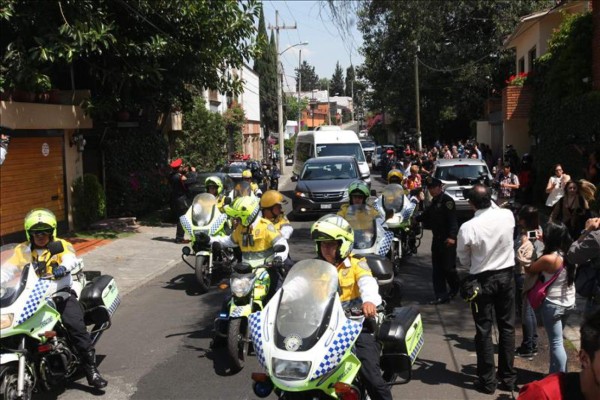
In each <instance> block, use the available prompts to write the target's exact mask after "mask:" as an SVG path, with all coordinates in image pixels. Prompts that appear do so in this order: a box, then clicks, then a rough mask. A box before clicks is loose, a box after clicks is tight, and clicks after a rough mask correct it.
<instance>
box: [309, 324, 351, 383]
mask: <svg viewBox="0 0 600 400" xmlns="http://www.w3.org/2000/svg"><path fill="white" fill-rule="evenodd" d="M361 330H362V324H361V323H360V322H356V321H352V320H350V319H347V320H346V323H345V324H344V325H343V326H342V328H341V329H340V330H338V332H337V334H336V337H335V339H333V341H332V342H331V345H330V346H329V348H328V349H327V352H326V354H325V357H324V358H323V360H322V361H321V363H320V364H319V367H318V368H317V370H316V371H315V373H314V375H313V378H312V379H316V378H318V377H320V376H323V375H325V374H327V373H328V372H329V371H331V370H332V369H334V368H335V367H337V366H338V364H339V363H340V361H341V360H342V357H343V356H344V353H346V351H347V350H348V348H349V347H350V346H352V344H353V343H354V341H355V340H356V338H357V337H358V335H359V334H360V331H361Z"/></svg>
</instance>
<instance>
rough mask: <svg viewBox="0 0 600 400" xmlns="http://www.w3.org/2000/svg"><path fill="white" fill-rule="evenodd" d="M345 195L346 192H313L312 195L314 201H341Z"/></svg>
mask: <svg viewBox="0 0 600 400" xmlns="http://www.w3.org/2000/svg"><path fill="white" fill-rule="evenodd" d="M343 196H344V192H313V193H311V195H310V197H311V198H312V199H313V200H314V201H323V202H326V201H339V200H341V199H342V197H343Z"/></svg>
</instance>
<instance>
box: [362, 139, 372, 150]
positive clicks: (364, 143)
mask: <svg viewBox="0 0 600 400" xmlns="http://www.w3.org/2000/svg"><path fill="white" fill-rule="evenodd" d="M361 143H362V147H363V148H365V147H368V148H373V147H375V142H371V141H367V140H363V141H362V142H361Z"/></svg>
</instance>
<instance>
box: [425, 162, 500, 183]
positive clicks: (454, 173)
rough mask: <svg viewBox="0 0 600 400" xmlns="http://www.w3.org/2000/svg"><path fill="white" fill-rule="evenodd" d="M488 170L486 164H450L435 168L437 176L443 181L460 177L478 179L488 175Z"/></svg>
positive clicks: (455, 179)
mask: <svg viewBox="0 0 600 400" xmlns="http://www.w3.org/2000/svg"><path fill="white" fill-rule="evenodd" d="M487 175H488V171H487V169H486V168H485V166H484V165H465V164H459V165H448V166H439V167H438V168H437V169H436V170H435V175H434V176H435V177H436V178H438V179H441V180H443V181H457V180H459V179H464V178H469V179H477V178H479V177H481V176H487Z"/></svg>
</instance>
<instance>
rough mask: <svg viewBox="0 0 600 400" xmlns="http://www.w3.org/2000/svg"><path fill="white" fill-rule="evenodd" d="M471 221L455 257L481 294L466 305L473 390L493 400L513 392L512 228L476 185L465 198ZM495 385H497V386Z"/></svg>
mask: <svg viewBox="0 0 600 400" xmlns="http://www.w3.org/2000/svg"><path fill="white" fill-rule="evenodd" d="M466 195H467V196H465V197H466V198H468V199H469V203H470V205H471V207H472V208H473V209H474V210H475V216H474V217H473V218H472V219H471V220H469V221H467V222H465V223H464V224H463V225H462V226H461V227H460V229H459V231H458V237H457V251H456V252H457V255H458V259H459V261H460V263H461V265H463V266H466V267H469V274H470V276H469V278H468V280H469V281H477V282H478V284H479V287H480V288H481V290H480V291H479V292H478V293H477V295H476V297H474V298H472V300H471V311H472V314H473V320H474V321H475V329H476V334H475V349H476V353H477V377H478V379H477V381H476V382H475V384H474V388H475V390H477V391H479V392H481V393H486V394H493V393H495V391H496V387H497V386H499V387H500V388H501V389H503V390H508V391H511V392H513V391H515V389H516V380H517V372H516V370H515V368H514V357H515V281H514V272H513V271H514V265H515V250H514V239H513V234H514V228H515V218H514V216H513V214H512V212H511V211H509V210H506V209H503V208H499V207H492V191H491V189H490V188H489V187H487V186H485V185H483V184H480V183H478V184H475V185H473V188H472V189H471V190H469V191H468V192H467V193H466ZM494 317H495V319H496V324H497V326H498V332H499V335H500V337H499V340H498V373H497V374H496V366H495V361H494V343H493V342H492V325H493V320H494ZM498 380H499V381H500V382H498Z"/></svg>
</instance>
